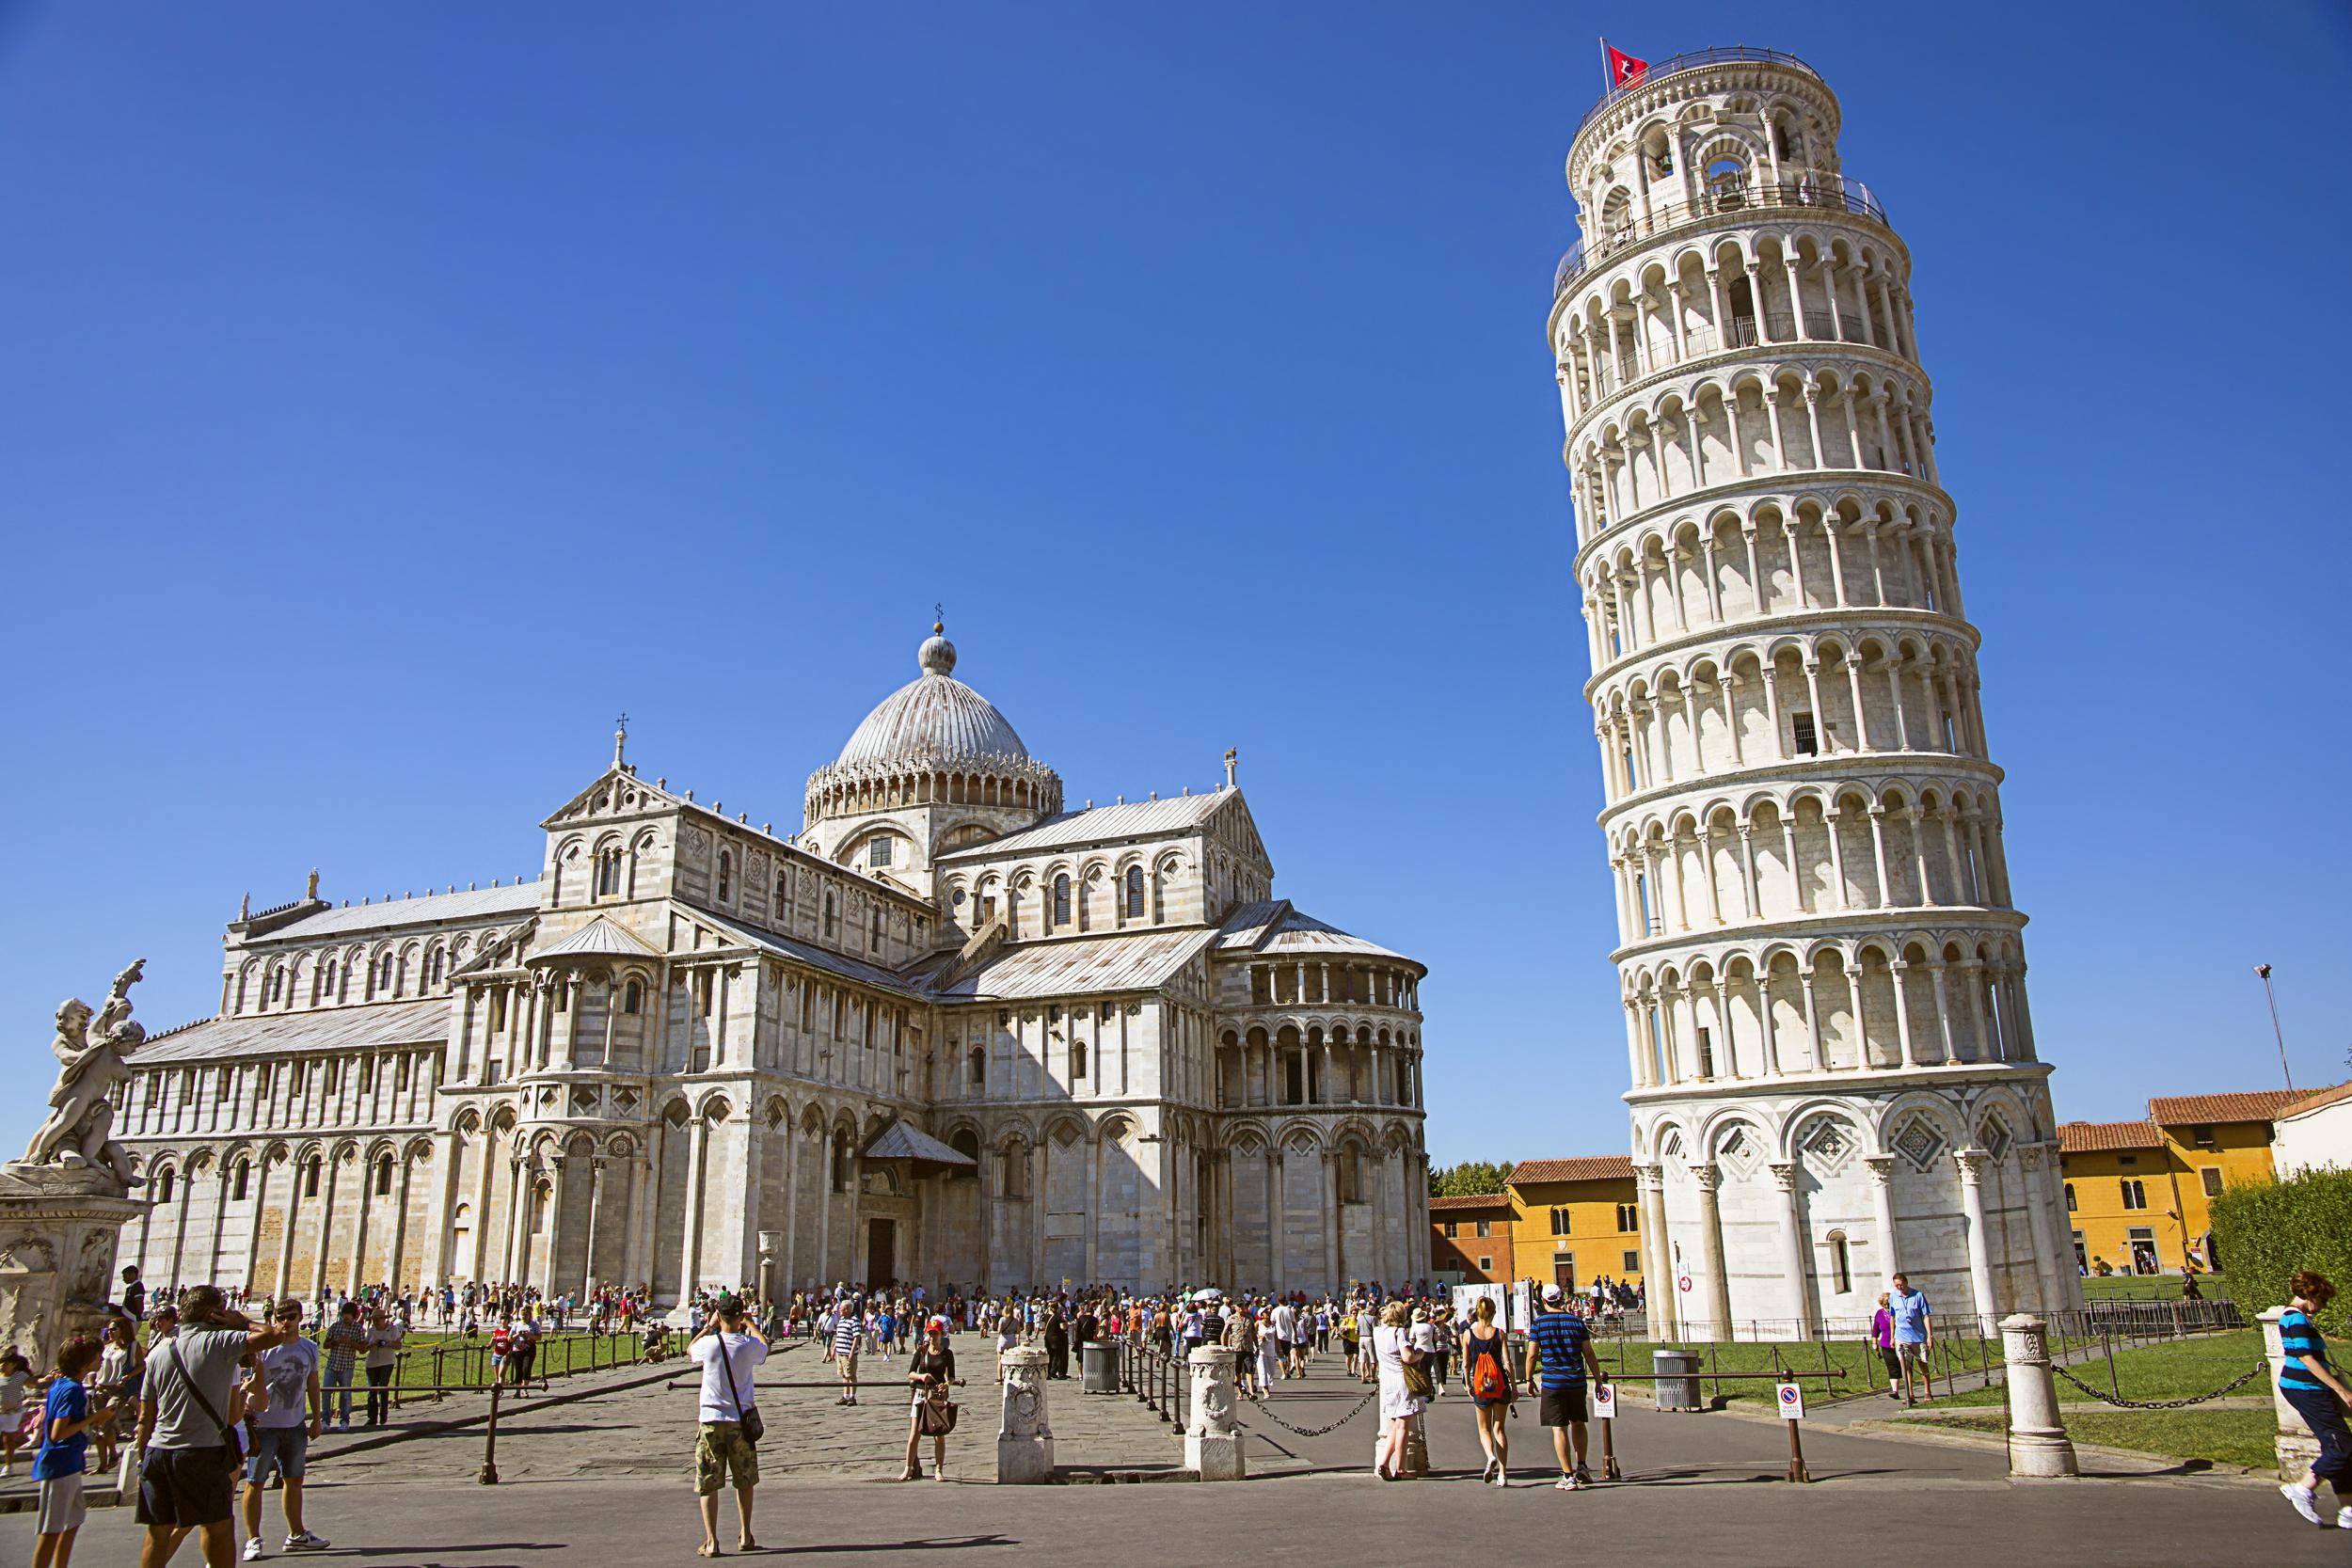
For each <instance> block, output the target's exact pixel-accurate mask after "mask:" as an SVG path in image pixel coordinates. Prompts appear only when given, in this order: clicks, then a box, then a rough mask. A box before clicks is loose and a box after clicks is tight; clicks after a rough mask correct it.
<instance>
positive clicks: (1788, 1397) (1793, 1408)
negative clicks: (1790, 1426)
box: [1773, 1383, 1804, 1421]
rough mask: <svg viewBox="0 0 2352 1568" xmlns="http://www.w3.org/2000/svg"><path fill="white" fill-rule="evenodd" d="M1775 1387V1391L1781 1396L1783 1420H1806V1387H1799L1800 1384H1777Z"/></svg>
mask: <svg viewBox="0 0 2352 1568" xmlns="http://www.w3.org/2000/svg"><path fill="white" fill-rule="evenodd" d="M1773 1387H1774V1389H1775V1390H1776V1391H1777V1392H1778V1394H1779V1396H1780V1413H1781V1416H1782V1418H1784V1419H1787V1420H1791V1421H1802V1420H1804V1387H1803V1386H1800V1385H1798V1384H1794V1383H1780V1384H1775V1385H1773Z"/></svg>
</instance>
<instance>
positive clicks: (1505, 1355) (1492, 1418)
mask: <svg viewBox="0 0 2352 1568" xmlns="http://www.w3.org/2000/svg"><path fill="white" fill-rule="evenodd" d="M1470 1319H1471V1322H1470V1327H1469V1328H1467V1329H1465V1330H1464V1331H1463V1334H1462V1386H1464V1387H1466V1388H1468V1389H1469V1390H1470V1411H1471V1413H1472V1414H1473V1415H1474V1416H1476V1417H1477V1418H1478V1446H1479V1447H1480V1448H1481V1449H1485V1450H1486V1470H1485V1471H1484V1472H1483V1473H1482V1474H1481V1475H1480V1477H1479V1479H1480V1480H1481V1481H1493V1482H1494V1483H1495V1484H1496V1485H1497V1486H1502V1487H1508V1486H1509V1485H1510V1484H1511V1481H1510V1470H1511V1424H1510V1417H1511V1406H1512V1404H1513V1403H1514V1402H1517V1401H1518V1394H1519V1387H1518V1379H1517V1378H1515V1377H1513V1376H1512V1375H1511V1344H1510V1341H1509V1340H1508V1339H1507V1338H1504V1337H1503V1333H1502V1330H1501V1329H1499V1328H1497V1327H1496V1326H1495V1304H1494V1298H1493V1297H1492V1296H1480V1297H1479V1298H1478V1300H1477V1302H1476V1303H1475V1304H1474V1305H1473V1306H1472V1307H1470Z"/></svg>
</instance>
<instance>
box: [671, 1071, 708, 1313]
mask: <svg viewBox="0 0 2352 1568" xmlns="http://www.w3.org/2000/svg"><path fill="white" fill-rule="evenodd" d="M687 1125H688V1129H689V1131H688V1134H687V1136H688V1142H687V1147H686V1224H685V1235H684V1236H683V1237H682V1238H681V1242H680V1245H679V1247H678V1287H677V1299H678V1305H679V1306H680V1307H684V1306H685V1305H686V1303H687V1302H689V1301H691V1300H692V1299H693V1295H694V1284H695V1277H696V1275H699V1274H700V1273H701V1272H702V1253H703V1174H704V1170H705V1167H706V1164H707V1161H708V1159H709V1156H710V1119H709V1118H708V1117H706V1116H704V1115H703V1114H702V1113H701V1112H699V1111H698V1112H696V1113H695V1114H694V1118H693V1120H692V1121H691V1122H689V1123H688V1124H687Z"/></svg>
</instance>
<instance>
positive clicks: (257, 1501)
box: [245, 1299, 350, 1562]
mask: <svg viewBox="0 0 2352 1568" xmlns="http://www.w3.org/2000/svg"><path fill="white" fill-rule="evenodd" d="M270 1316H271V1319H272V1321H273V1322H275V1323H277V1324H278V1327H279V1329H281V1330H282V1331H284V1334H285V1342H284V1343H282V1344H277V1345H272V1346H271V1347H270V1348H269V1349H267V1350H265V1351H263V1352H262V1354H261V1365H260V1371H261V1382H262V1387H263V1388H264V1389H265V1390H266V1391H267V1397H268V1401H269V1402H268V1404H267V1406H266V1407H265V1408H264V1409H263V1410H262V1413H261V1414H260V1415H258V1416H256V1417H254V1418H253V1420H252V1423H251V1424H252V1431H253V1454H252V1457H251V1458H249V1459H247V1460H246V1466H245V1533H246V1543H245V1560H246V1561H247V1562H259V1561H260V1560H262V1557H263V1556H264V1555H265V1554H264V1552H263V1549H262V1487H263V1486H265V1485H267V1484H268V1481H269V1478H270V1473H271V1472H272V1471H276V1472H277V1473H278V1476H279V1477H280V1478H282V1480H283V1481H284V1486H283V1488H282V1489H281V1490H280V1491H279V1492H278V1506H279V1508H280V1509H282V1510H283V1511H284V1513H285V1515H286V1550H288V1551H290V1552H316V1551H324V1550H326V1542H325V1541H323V1540H321V1539H320V1538H319V1537H317V1536H315V1535H313V1534H311V1533H310V1530H309V1529H308V1528H305V1526H304V1525H303V1522H302V1478H303V1475H304V1472H305V1471H306V1470H307V1469H308V1468H309V1461H310V1439H311V1438H313V1437H316V1436H317V1435H318V1434H319V1433H322V1432H324V1431H325V1430H326V1397H325V1396H324V1394H323V1393H322V1392H321V1390H320V1383H319V1348H318V1346H316V1345H314V1344H312V1343H311V1342H310V1340H308V1339H305V1338H302V1336H301V1334H300V1333H299V1332H298V1331H299V1329H300V1326H301V1323H302V1303H300V1302H299V1301H295V1300H292V1299H288V1300H284V1301H280V1302H278V1304H277V1305H276V1306H275V1307H273V1308H272V1309H271V1313H270ZM344 1398H346V1399H348V1398H350V1395H349V1394H348V1393H346V1394H345V1395H344ZM306 1404H307V1407H308V1409H309V1412H310V1414H309V1416H308V1418H307V1419H306V1418H305V1416H304V1414H303V1412H304V1409H305V1407H306Z"/></svg>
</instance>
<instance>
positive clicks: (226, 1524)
mask: <svg viewBox="0 0 2352 1568" xmlns="http://www.w3.org/2000/svg"><path fill="white" fill-rule="evenodd" d="M180 1317H181V1326H180V1327H179V1328H178V1329H177V1330H176V1331H174V1332H172V1333H171V1334H169V1335H168V1336H167V1337H164V1338H162V1339H161V1342H160V1343H159V1344H158V1345H157V1346H156V1348H155V1350H154V1352H153V1354H151V1355H150V1356H149V1357H148V1361H147V1376H146V1379H145V1381H144V1382H143V1383H142V1384H141V1385H140V1388H139V1425H138V1434H137V1438H136V1441H137V1443H138V1447H139V1451H140V1455H141V1461H140V1467H139V1505H138V1522H139V1523H140V1524H141V1525H143V1526H145V1527H146V1529H147V1540H146V1543H145V1544H143V1545H142V1546H141V1547H140V1549H139V1568H164V1564H166V1563H167V1562H169V1561H170V1560H171V1556H172V1554H173V1553H174V1552H176V1551H178V1550H179V1549H180V1543H181V1542H183V1541H184V1540H186V1539H187V1536H188V1532H189V1531H191V1530H194V1531H196V1532H197V1534H198V1536H199V1540H200V1542H201V1544H202V1550H203V1553H204V1560H205V1562H206V1563H207V1564H208V1565H209V1568H230V1565H231V1563H232V1562H233V1561H234V1560H235V1558H236V1552H237V1537H236V1530H235V1528H234V1526H233V1525H232V1524H231V1523H230V1515H231V1514H232V1513H233V1512H234V1506H233V1505H234V1486H235V1481H236V1457H235V1456H236V1447H235V1441H234V1438H233V1437H232V1436H231V1434H230V1430H229V1396H230V1389H232V1388H233V1387H235V1386H236V1381H237V1363H238V1362H239V1361H241V1360H243V1359H244V1358H245V1357H246V1356H247V1355H250V1354H258V1353H261V1352H265V1351H267V1350H269V1349H270V1348H271V1347H272V1346H275V1345H278V1344H281V1343H283V1342H284V1341H285V1340H286V1339H287V1338H289V1337H290V1336H288V1335H287V1334H286V1333H284V1332H282V1331H281V1330H279V1329H278V1327H276V1326H271V1327H267V1328H255V1327H254V1326H253V1325H252V1324H251V1323H249V1322H247V1321H246V1317H245V1315H244V1314H243V1313H241V1312H232V1311H230V1309H229V1307H228V1304H227V1303H226V1302H225V1301H224V1300H223V1299H222V1297H221V1293H220V1291H219V1290H218V1288H217V1287H215V1286H211V1285H199V1286H196V1287H194V1288H192V1289H191V1290H190V1291H188V1293H187V1296H186V1299H185V1300H183V1302H182V1303H181V1308H180Z"/></svg>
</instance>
